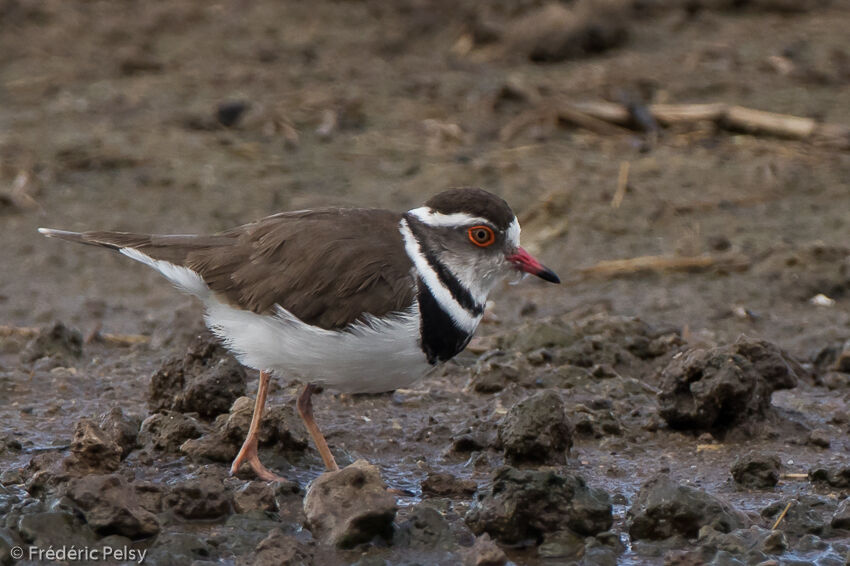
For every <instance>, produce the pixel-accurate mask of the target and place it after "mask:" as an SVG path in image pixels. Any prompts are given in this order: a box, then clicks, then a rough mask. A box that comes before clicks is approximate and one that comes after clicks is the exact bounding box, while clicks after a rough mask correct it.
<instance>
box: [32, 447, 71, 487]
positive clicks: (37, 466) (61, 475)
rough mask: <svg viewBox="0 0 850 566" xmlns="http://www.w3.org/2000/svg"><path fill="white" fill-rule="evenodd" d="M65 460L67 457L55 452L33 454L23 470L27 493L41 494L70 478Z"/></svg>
mask: <svg viewBox="0 0 850 566" xmlns="http://www.w3.org/2000/svg"><path fill="white" fill-rule="evenodd" d="M66 460H68V458H62V455H61V454H59V453H57V452H53V453H51V452H45V453H42V454H36V455H35V456H33V457H32V459H30V461H29V464H27V467H26V469H24V471H23V476H24V477H25V478H26V489H27V491H28V492H29V494H30V495H32V496H35V497H38V496H42V495H45V494H46V493H48V492H50V491H52V490H53V489H54V488H56V487H59V486H61V485H62V484H63V483H66V482H67V481H68V479H69V478H70V473H69V470H68V468H67V466H66Z"/></svg>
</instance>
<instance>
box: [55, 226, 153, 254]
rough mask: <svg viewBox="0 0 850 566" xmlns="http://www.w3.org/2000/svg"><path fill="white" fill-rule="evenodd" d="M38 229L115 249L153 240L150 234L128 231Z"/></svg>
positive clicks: (72, 240)
mask: <svg viewBox="0 0 850 566" xmlns="http://www.w3.org/2000/svg"><path fill="white" fill-rule="evenodd" d="M38 231H39V232H40V233H41V234H43V235H45V236H47V237H48V238H58V239H60V240H67V241H69V242H77V243H79V244H88V245H90V246H103V247H106V248H111V249H113V250H120V249H121V248H138V247H142V246H144V245H146V244H150V242H151V237H150V236H146V235H142V234H130V233H127V232H70V231H68V230H56V229H53V228H39V229H38Z"/></svg>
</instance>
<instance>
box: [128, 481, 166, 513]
mask: <svg viewBox="0 0 850 566" xmlns="http://www.w3.org/2000/svg"><path fill="white" fill-rule="evenodd" d="M133 487H134V488H135V491H136V498H137V499H138V501H139V505H141V506H142V508H143V509H147V510H148V511H150V512H151V513H154V514H156V513H159V512H160V511H162V502H163V499H164V498H165V492H164V491H163V488H162V487H161V486H160V485H159V484H156V483H153V482H146V481H137V482H135V483H134V484H133Z"/></svg>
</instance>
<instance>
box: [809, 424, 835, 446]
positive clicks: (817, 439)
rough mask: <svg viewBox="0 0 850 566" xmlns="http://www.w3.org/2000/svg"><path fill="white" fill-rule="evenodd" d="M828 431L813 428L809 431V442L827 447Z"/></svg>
mask: <svg viewBox="0 0 850 566" xmlns="http://www.w3.org/2000/svg"><path fill="white" fill-rule="evenodd" d="M829 436H830V435H829V431H828V430H823V429H819V428H818V429H815V430H813V431H812V432H810V433H809V439H808V440H809V444H811V445H812V446H817V447H818V448H829Z"/></svg>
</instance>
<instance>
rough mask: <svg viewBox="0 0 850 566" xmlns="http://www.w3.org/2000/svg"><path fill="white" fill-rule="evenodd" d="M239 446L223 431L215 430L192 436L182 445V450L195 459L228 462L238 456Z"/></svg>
mask: <svg viewBox="0 0 850 566" xmlns="http://www.w3.org/2000/svg"><path fill="white" fill-rule="evenodd" d="M239 448H240V446H237V445H236V444H234V443H233V442H231V441H230V439H228V438H226V437H225V436H224V435H223V434H222V433H221V431H218V430H213V431H211V432H208V433H207V434H205V435H203V436H201V437H200V438H190V439H189V440H187V441H186V442H184V443H183V444H181V445H180V452H182V453H184V454H186V455H187V456H189V457H190V458H191V459H192V460H195V461H198V460H210V461H213V462H221V463H224V464H227V463H230V462H232V461H233V460H234V459H235V458H236V455H237V454H239Z"/></svg>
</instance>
